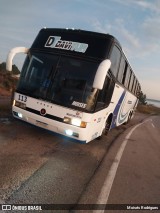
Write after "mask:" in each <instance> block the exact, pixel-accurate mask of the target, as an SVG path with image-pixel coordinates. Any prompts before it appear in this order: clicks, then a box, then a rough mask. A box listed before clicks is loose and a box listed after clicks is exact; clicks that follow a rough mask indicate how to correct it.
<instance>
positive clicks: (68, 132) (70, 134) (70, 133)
mask: <svg viewBox="0 0 160 213" xmlns="http://www.w3.org/2000/svg"><path fill="white" fill-rule="evenodd" d="M65 133H66V135H69V136H72V135H73V131H72V130H70V129H67V130H65Z"/></svg>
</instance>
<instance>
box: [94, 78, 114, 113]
mask: <svg viewBox="0 0 160 213" xmlns="http://www.w3.org/2000/svg"><path fill="white" fill-rule="evenodd" d="M114 86H115V83H114V81H113V80H112V79H111V78H110V77H108V76H106V79H105V83H104V86H103V89H102V90H100V91H99V94H98V98H97V105H96V110H99V109H102V108H103V107H106V106H108V105H109V104H110V101H111V98H112V94H113V90H114Z"/></svg>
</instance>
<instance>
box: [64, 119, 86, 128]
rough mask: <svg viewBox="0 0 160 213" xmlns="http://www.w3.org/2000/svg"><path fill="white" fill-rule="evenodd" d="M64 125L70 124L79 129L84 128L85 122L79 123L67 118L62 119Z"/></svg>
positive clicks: (77, 120)
mask: <svg viewBox="0 0 160 213" xmlns="http://www.w3.org/2000/svg"><path fill="white" fill-rule="evenodd" d="M63 122H64V123H68V124H72V125H74V126H78V127H81V128H86V126H87V122H84V121H81V120H80V119H79V118H68V117H64V119H63Z"/></svg>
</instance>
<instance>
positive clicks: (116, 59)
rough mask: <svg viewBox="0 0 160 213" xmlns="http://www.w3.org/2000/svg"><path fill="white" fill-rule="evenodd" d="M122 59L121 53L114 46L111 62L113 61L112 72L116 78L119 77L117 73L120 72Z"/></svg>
mask: <svg viewBox="0 0 160 213" xmlns="http://www.w3.org/2000/svg"><path fill="white" fill-rule="evenodd" d="M120 58H121V52H120V50H119V49H118V48H117V47H116V46H114V47H113V49H112V53H111V56H110V60H111V71H112V73H113V75H114V76H115V77H117V73H118V70H119V63H120Z"/></svg>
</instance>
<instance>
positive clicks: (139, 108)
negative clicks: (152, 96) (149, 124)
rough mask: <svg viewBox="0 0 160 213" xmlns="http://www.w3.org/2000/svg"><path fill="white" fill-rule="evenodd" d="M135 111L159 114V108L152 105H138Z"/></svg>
mask: <svg viewBox="0 0 160 213" xmlns="http://www.w3.org/2000/svg"><path fill="white" fill-rule="evenodd" d="M137 111H138V112H141V113H144V114H152V115H160V108H159V107H156V106H154V105H140V104H139V105H138V106H137Z"/></svg>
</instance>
